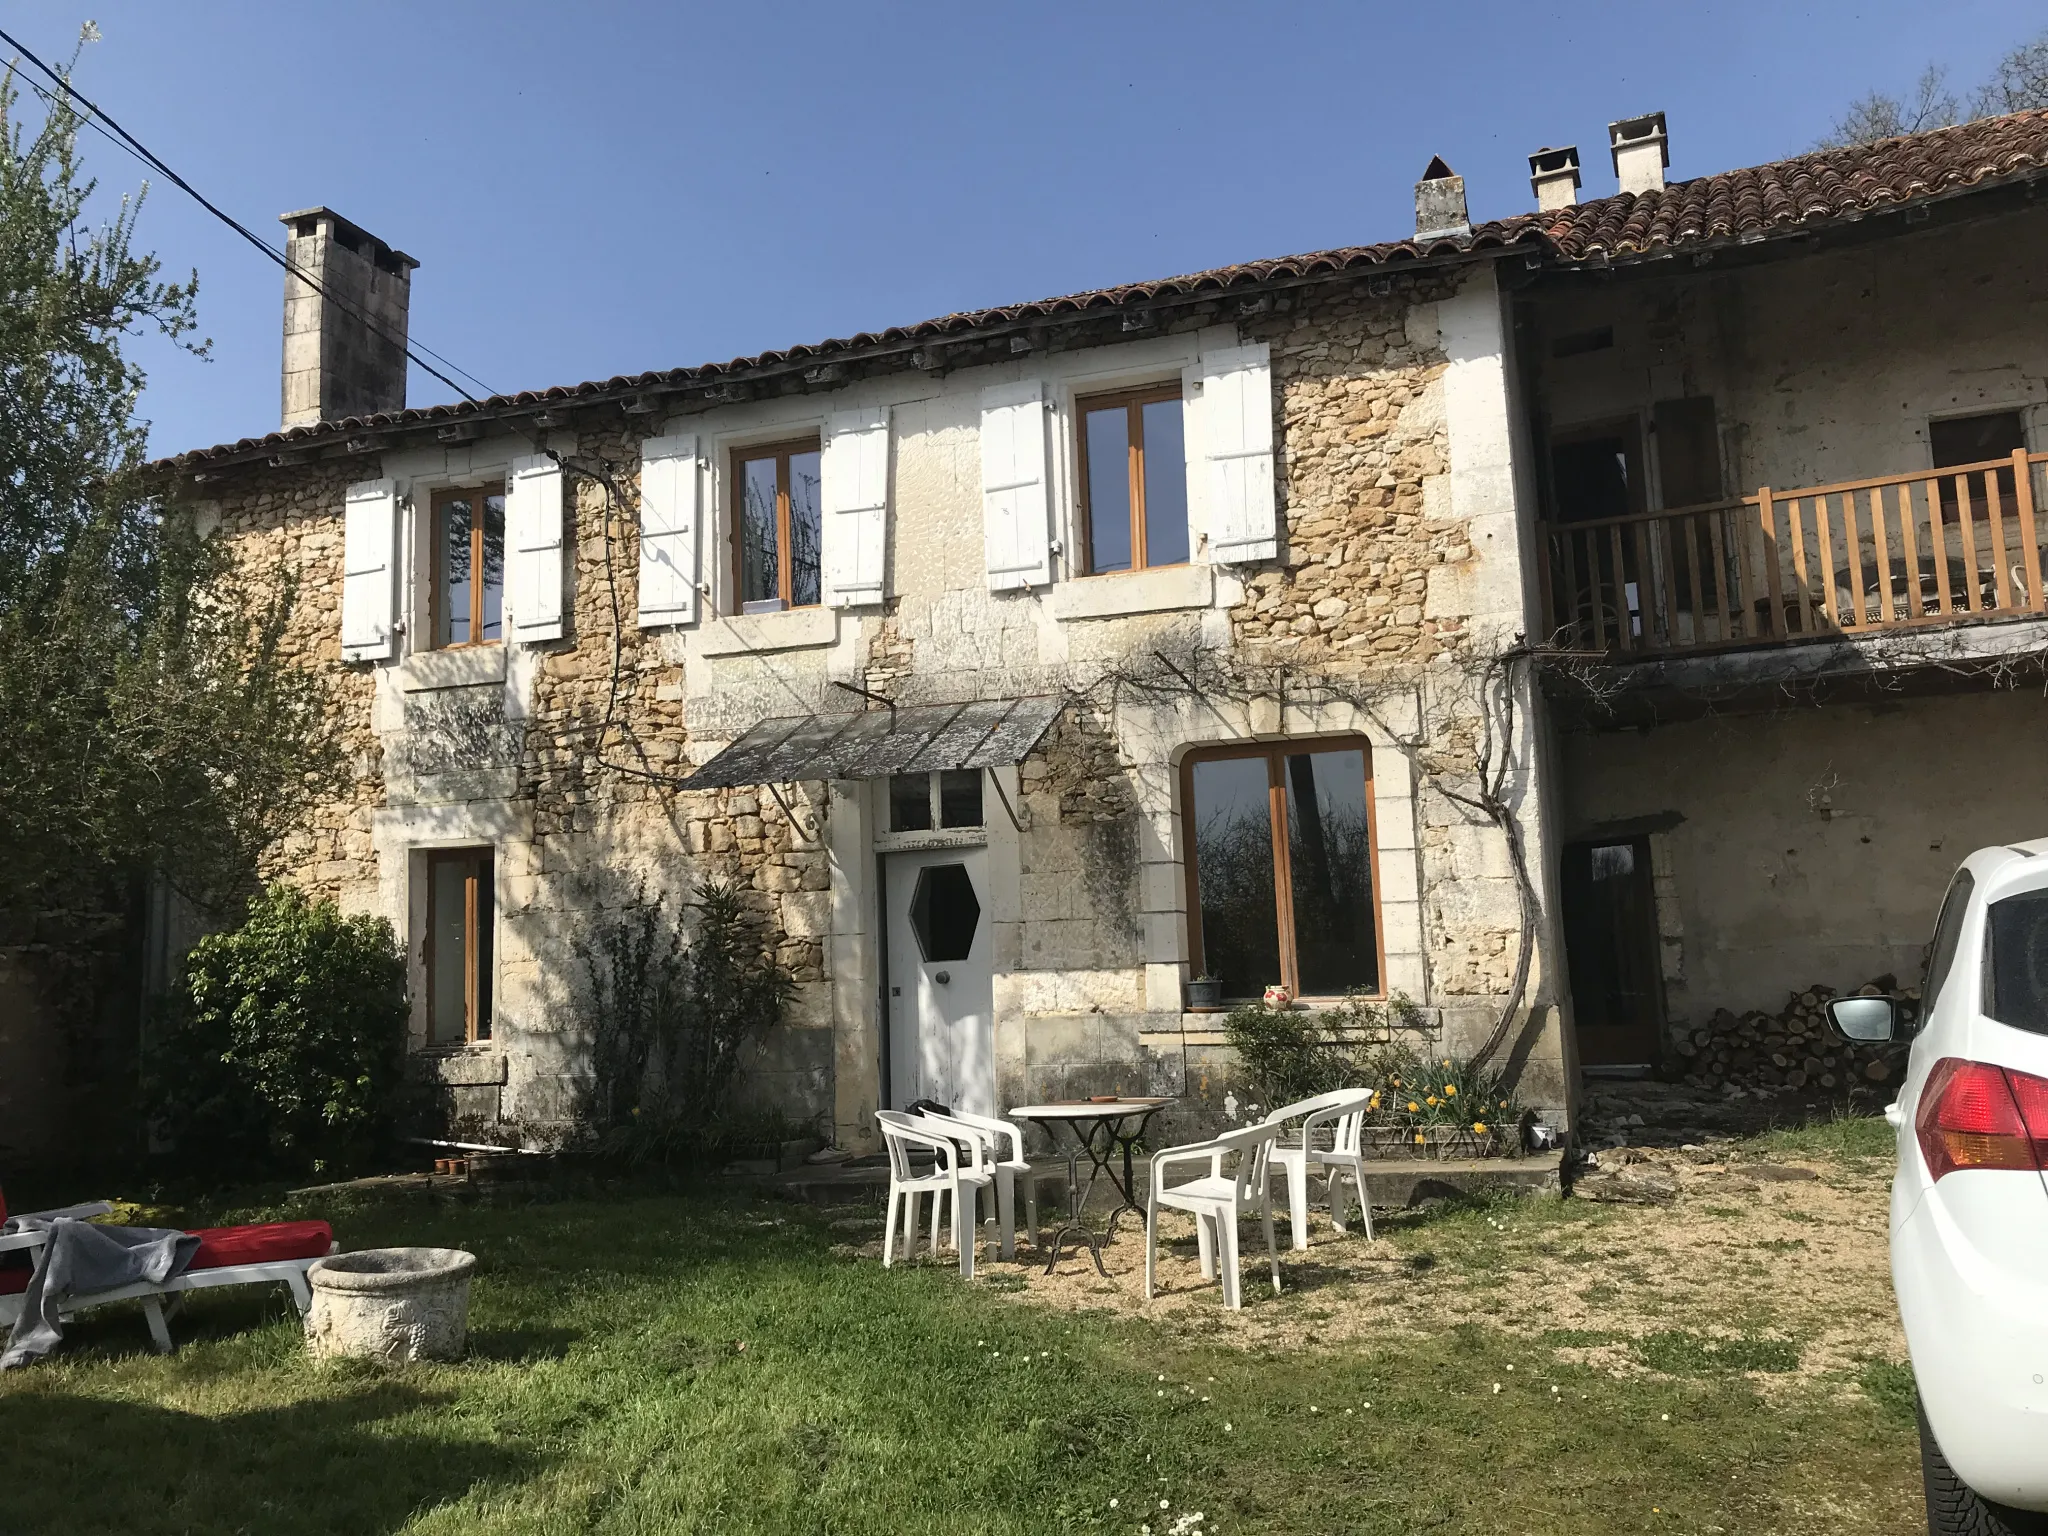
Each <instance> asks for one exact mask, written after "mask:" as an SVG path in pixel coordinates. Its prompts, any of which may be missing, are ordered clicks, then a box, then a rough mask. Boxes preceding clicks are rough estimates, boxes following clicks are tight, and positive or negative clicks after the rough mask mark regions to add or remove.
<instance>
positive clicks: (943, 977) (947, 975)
mask: <svg viewBox="0 0 2048 1536" xmlns="http://www.w3.org/2000/svg"><path fill="white" fill-rule="evenodd" d="M952 979H953V973H952V972H951V971H934V972H933V973H932V980H933V981H936V982H937V983H938V984H939V985H940V986H942V987H943V986H944V985H945V984H946V983H947V982H949V981H951V980H952Z"/></svg>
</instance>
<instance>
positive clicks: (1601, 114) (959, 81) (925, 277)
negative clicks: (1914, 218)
mask: <svg viewBox="0 0 2048 1536" xmlns="http://www.w3.org/2000/svg"><path fill="white" fill-rule="evenodd" d="M0 16H4V17H6V18H7V19H6V21H5V25H6V27H7V29H8V30H9V31H12V32H14V33H16V34H17V35H18V36H20V37H21V39H22V41H23V42H24V43H26V44H27V45H28V46H29V47H30V48H33V49H35V50H36V51H37V52H38V53H40V54H42V55H43V56H44V57H45V58H50V57H51V56H53V55H55V56H59V57H61V56H64V55H67V54H68V53H69V51H70V47H71V43H72V40H73V39H74V38H75V36H76V34H77V31H78V28H79V25H80V24H81V23H82V22H83V21H84V20H86V19H87V18H88V17H92V18H94V19H96V20H97V21H98V23H99V26H100V29H101V32H102V33H103V36H104V40H103V41H101V42H100V43H98V44H96V45H94V46H92V47H89V48H88V49H87V50H86V51H85V55H84V57H83V59H82V60H81V62H80V64H79V69H78V75H77V83H78V85H79V87H80V88H81V89H82V90H83V91H84V92H85V93H86V94H87V95H89V96H93V97H95V98H97V99H98V100H100V101H101V103H102V104H103V105H104V106H105V107H106V109H107V110H108V111H109V112H111V113H112V114H113V115H114V116H115V117H116V118H118V119H120V120H121V122H122V123H123V124H124V125H125V126H126V127H127V128H128V129H129V130H130V131H132V132H134V133H135V134H136V135H137V136H138V137H140V138H141V139H143V140H144V141H145V142H146V143H148V144H149V145H150V146H151V147H152V148H153V149H155V150H156V152H157V153H158V154H160V155H161V156H162V157H163V158H164V159H165V160H166V161H168V162H169V163H170V164H171V165H172V166H174V167H176V168H177V169H178V170H179V171H180V172H181V173H182V174H183V175H184V176H185V177H186V178H187V179H189V180H191V181H192V182H194V183H195V184H196V185H197V186H198V187H199V188H200V189H201V190H202V191H204V192H206V193H207V194H208V195H209V196H211V197H212V198H213V199H214V200H215V201H216V202H218V203H220V204H222V205H223V206H225V207H226V208H228V209H229V210H230V211H231V212H233V213H235V214H236V215H237V216H239V217H240V218H242V220H243V221H244V222H245V223H248V224H250V225H252V226H254V227H256V228H257V229H259V230H260V231H262V232H263V233H265V234H271V233H273V232H276V231H278V229H279V226H278V225H277V224H276V222H275V218H276V215H278V214H279V213H282V212H285V211H286V210H288V209H294V208H302V207H307V206H311V205H314V204H321V203H325V204H327V205H329V206H331V207H333V208H335V209H336V210H337V211H339V212H340V213H342V214H343V215H345V216H346V217H348V218H350V219H353V220H355V221H356V222H357V223H358V224H361V225H362V226H364V227H365V228H367V229H369V230H371V231H372V232H374V233H375V234H377V235H380V236H382V237H383V238H384V239H386V240H388V241H389V242H390V243H392V244H393V245H395V246H397V247H399V248H400V249H402V250H404V251H407V252H409V253H410V254H411V255H413V256H414V257H416V258H418V260H419V261H420V263H421V266H420V269H419V271H418V272H417V273H415V274H414V282H413V307H412V324H413V334H414V335H415V337H416V338H418V339H419V340H421V341H423V342H425V343H426V344H427V345H429V346H431V347H433V348H435V349H436V350H437V351H440V352H443V353H445V354H447V355H448V356H449V357H451V358H453V359H454V360H455V361H456V362H458V363H459V364H460V365H461V366H462V367H463V368H465V369H467V370H469V371H470V372H472V373H474V374H476V375H477V376H478V377H480V378H481V379H483V380H484V381H486V382H487V383H488V384H489V385H490V386H491V387H492V388H494V389H497V390H513V389H525V388H538V387H544V386H546V385H550V384H562V383H572V382H575V381H577V380H581V379H587V378H604V377H608V376H610V375H612V374H618V373H630V372H637V371H640V370H643V369H648V368H664V367H675V366H679V365H683V364H690V363H699V362H705V361H709V360H714V359H724V358H729V357H735V356H742V355H745V354H748V353H752V352H756V351H759V350H761V349H763V348H767V347H774V346H784V345H789V344H793V343H797V342H806V341H817V340H821V339H823V338H825V337H829V336H844V335H848V334H850V333H852V332H856V331H862V330H876V329H880V328H881V327H883V326H886V325H891V324H902V323H907V322H910V321H914V320H920V319H924V318H927V317H929V316H932V315H939V314H945V313H948V312H950V311H953V310H957V309H966V308H974V307H978V306H981V305H988V304H1001V303H1008V302H1015V301H1019V300H1023V299H1029V298H1039V297H1044V296H1046V295H1049V294H1056V293H1065V292H1071V291H1074V290H1077V289H1086V288H1094V287H1100V286H1104V285H1107V284H1111V283H1117V282H1126V281H1132V280H1136V279H1141V278H1149V277H1161V276H1166V275H1169V274H1172V273H1177V272H1186V271H1193V270H1198V269H1201V268H1204V267H1210V266H1216V265H1219V264H1222V263H1226V262H1231V261H1238V260H1244V259H1248V258H1252V257H1258V256H1272V255H1281V254H1285V253H1289V252H1294V251H1304V250H1313V249H1317V248H1320V247H1324V246H1332V245H1343V244H1348V243H1353V242H1358V241H1365V240H1375V239H1389V238H1397V237H1399V236H1401V235H1403V234H1405V233H1408V232H1410V231H1411V230H1412V228H1413V216H1414V215H1413V205H1412V196H1413V184H1414V181H1415V179H1416V177H1417V176H1418V175H1419V174H1420V173H1421V171H1422V168H1423V166H1424V165H1425V164H1426V163H1427V162H1428V160H1429V157H1430V156H1431V155H1432V154H1441V155H1443V156H1444V158H1445V159H1446V160H1448V161H1449V162H1450V164H1451V165H1452V167H1453V168H1454V169H1456V170H1457V171H1459V172H1460V173H1462V174H1463V175H1464V177H1465V178H1466V182H1467V186H1468V188H1469V192H1470V197H1471V202H1472V210H1473V215H1474V217H1475V218H1486V217H1493V216H1498V215H1501V214H1506V213H1512V212H1516V211H1519V210H1522V209H1525V208H1528V207H1530V206H1532V198H1531V196H1530V192H1529V185H1528V179H1527V178H1528V167H1527V164H1526V160H1525V157H1526V156H1527V155H1528V153H1529V152H1530V151H1531V150H1534V149H1537V148H1539V147H1541V146H1544V145H1549V144H1563V143H1576V144H1578V145H1579V146H1580V149H1581V153H1582V158H1583V161H1584V164H1585V166H1586V191H1585V195H1588V196H1597V195H1600V194H1603V193H1606V192H1609V191H1612V190H1613V186H1614V178H1613V173H1612V171H1611V169H1610V167H1609V165H1608V161H1607V155H1606V152H1605V145H1606V124H1607V123H1608V121H1609V120H1611V119H1613V118H1618V117H1623V116H1630V115H1633V114H1635V113H1639V112H1646V111H1653V110H1660V109H1661V110H1662V111H1664V112H1665V113H1667V114H1668V116H1669V120H1670V126H1671V137H1672V156H1671V158H1672V164H1671V174H1672V176H1674V177H1686V176H1696V175H1703V174H1707V173H1709V172H1713V171H1718V170H1723V169H1726V168H1728V167H1730V166H1736V165H1746V164H1753V163H1756V162H1758V161H1763V160H1769V159H1775V158H1779V157H1781V156H1784V155H1787V154H1794V153H1797V152H1799V151H1800V150H1802V149H1804V148H1806V147H1807V146H1808V145H1810V144H1811V142H1812V141H1813V139H1814V138H1815V137H1816V136H1817V135H1818V134H1819V133H1821V132H1822V131H1823V130H1824V129H1825V127H1826V125H1827V124H1828V123H1829V121H1831V120H1832V119H1833V117H1834V116H1836V115H1837V114H1838V113H1839V111H1840V109H1841V108H1842V107H1843V106H1844V105H1846V104H1847V103H1848V102H1849V101H1850V100H1851V99H1852V98H1854V97H1856V96H1858V95H1860V94H1862V93H1863V92H1864V91H1866V90H1869V89H1871V88H1872V87H1873V86H1876V87H1882V88H1885V89H1889V90H1894V91H1898V92H1904V91H1905V90H1906V89H1907V88H1908V87H1910V85H1911V83H1912V81H1913V79H1914V78H1915V77H1916V76H1917V75H1918V73H1919V72H1920V70H1921V69H1923V68H1924V67H1926V65H1927V64H1929V63H1930V62H1932V63H1939V64H1944V65H1946V66H1948V67H1949V69H1950V70H1951V72H1952V80H1953V83H1954V84H1956V85H1958V86H1960V87H1965V88H1967V87H1968V86H1971V85H1974V84H1975V83H1976V82H1977V81H1978V80H1979V79H1981V78H1982V76H1983V75H1984V74H1985V73H1986V72H1987V71H1988V69H1989V67H1990V65H1991V64H1992V62H1993V61H1994V60H1995V59H1996V58H1997V57H1998V55H1999V54H2001V53H2002V52H2004V51H2005V50H2006V49H2007V48H2009V47H2010V46H2012V44H2014V43H2015V42H2018V41H2020V40H2021V39H2023V38H2025V37H2027V36H2030V35H2032V34H2033V33H2035V32H2036V31H2038V30H2039V29H2040V28H2042V27H2043V26H2044V25H2048V9H2044V7H2043V6H2042V5H2041V4H2040V3H2039V0H2031V3H2027V0H1950V3H1948V4H1945V5H1942V6H1939V7H1937V6H1930V5H1927V4H1925V3H1924V0H1917V3H1908V0H1897V3H1894V0H1879V3H1870V4H1862V5H1841V6H1832V7H1798V6H1790V5H1786V4H1782V3H1780V4H1771V3H1748V4H1735V5H1697V4H1686V5H1674V4H1663V3H1658V0H1632V3H1618V4H1615V3H1605V0H1600V3H1585V4H1578V5H1573V6H1571V7H1569V8H1544V7H1537V6H1530V5H1527V4H1495V3H1491V0H1466V3H1463V4H1443V3H1439V4H1433V5H1421V6H1418V5H1413V4H1400V5H1392V4H1381V3H1373V4H1363V3H1353V4H1322V3H1291V4H1287V5H1285V6H1269V7H1265V8H1260V7H1256V6H1252V5H1247V4H1243V3H1238V4H1234V5H1220V4H1208V3H1182V4H1175V5H1166V4H1096V5H1089V6H1082V5H1059V4H1050V3H1036V4H1021V3H1019V4H1001V5H998V4H973V3H961V0H953V3H951V4H928V5H911V4H890V3H886V0H871V3H869V4H866V5H860V6H853V5H846V4H833V5H826V4H767V3H760V0H756V3H753V4H744V5H737V4H726V5H719V6H686V5H650V4H624V3H618V4H582V5H576V6H566V5H560V4H555V5H541V4H537V3H529V0H500V3H495V4H484V3H473V0H433V3H421V0H412V3H410V4H395V3H393V4H384V3H365V0H357V3H353V4H350V5H346V6H331V5H330V6H319V7H314V6H297V5H280V4H277V3H276V0H271V3H269V4H253V3H252V4H229V3H211V4H184V5H176V6H168V5H164V4H162V3H160V0H159V3H155V4H140V3H134V4H131V3H99V0H95V3H91V4H84V5H74V4H71V3H51V0H36V3H33V4H24V3H13V4H0ZM87 153H88V163H89V165H90V166H91V168H92V169H93V170H94V171H96V172H97V173H98V174H99V175H100V177H101V179H102V182H103V184H104V185H105V186H106V187H107V188H108V189H109V191H125V190H129V189H132V188H133V186H134V185H135V184H136V183H137V182H138V181H139V180H140V179H141V177H142V172H141V169H140V167H138V166H137V165H135V164H134V163H133V162H132V161H129V160H127V159H126V158H125V157H124V156H122V155H120V154H118V153H117V152H116V151H114V150H113V149H112V148H110V147H109V146H107V145H106V144H105V142H104V141H101V140H97V139H93V138H91V136H88V144H87ZM142 238H143V240H144V241H145V242H146V243H147V244H149V245H150V246H152V247H154V248H155V249H156V250H157V251H158V252H159V253H160V255H161V256H162V258H163V260H164V264H165V267H166V268H167V270H169V271H171V272H179V273H181V272H183V271H185V270H187V269H190V268H193V267H196V268H198V270H199V274H200V311H201V313H200V318H201V328H202V332H203V334H205V335H207V336H210V337H211V338H212V340H213V346H214V351H213V358H212V360H211V361H204V362H202V361H198V360H194V359H191V358H188V357H183V356H181V355H179V354H176V353H174V352H172V351H170V350H169V349H168V348H166V347H164V346H162V345H160V344H154V345H150V344H145V345H143V346H142V347H141V349H140V351H139V353H138V355H139V356H140V357H141V358H142V359H143V360H144V361H145V363H146V364H147V366H148V367H149V368H150V370H151V381H150V387H149V390H148V393H147V395H146V397H145V399H144V402H143V411H144V414H145V415H146V416H147V417H149V418H150V420H151V421H152V423H153V428H152V437H151V443H152V447H153V448H154V449H155V450H156V451H158V452H161V453H171V452H177V451H180V450H182V449H186V448H191V447H198V446H203V445H206V444H210V443H215V442H221V441H229V440H232V439H234V438H238V437H242V436H248V435H255V434H260V433H262V432H266V431H269V430H271V429H273V428H274V427H275V426H276V425H277V416H278V384H277V371H278V355H279V346H280V343H279V334H278V333H279V324H280V307H281V292H282V277H281V275H280V273H279V272H278V270H277V269H276V268H275V267H274V266H271V265H269V264H268V263H266V262H265V261H264V260H263V259H262V258H261V257H260V256H258V255H257V253H256V252H254V251H252V250H250V249H249V248H248V247H247V246H245V245H243V244H241V243H240V242H239V241H238V240H237V239H236V238H235V237H234V236H232V235H231V234H230V233H229V232H228V231H226V230H225V229H224V228H222V227H221V226H220V225H218V224H216V223H214V222H213V221H212V220H211V219H210V218H209V217H208V216H207V215H205V214H204V213H202V212H201V211H200V210H198V209H197V208H196V207H195V206H193V205H192V204H191V203H190V202H188V201H187V200H186V199H185V198H184V197H183V195H182V194H181V193H179V192H178V191H177V190H176V189H175V188H173V187H170V186H168V185H164V186H159V187H156V188H154V189H153V190H152V192H151V194H150V198H149V201H148V204H147V208H146V211H145V214H144V218H143V224H142ZM447 398H450V395H449V392H448V391H447V389H446V387H445V386H443V385H441V384H438V383H436V382H435V381H434V380H433V379H431V378H428V377H426V376H424V375H422V374H420V373H419V372H418V371H417V370H415V372H414V375H413V379H412V385H411V392H410V394H409V396H408V403H410V404H413V405H425V404H431V403H434V402H436V401H439V400H443V399H447Z"/></svg>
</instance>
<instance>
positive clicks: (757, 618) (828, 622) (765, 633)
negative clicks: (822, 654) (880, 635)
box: [691, 608, 839, 656]
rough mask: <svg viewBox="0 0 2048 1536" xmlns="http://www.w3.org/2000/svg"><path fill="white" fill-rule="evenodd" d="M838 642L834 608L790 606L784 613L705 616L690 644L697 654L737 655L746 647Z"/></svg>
mask: <svg viewBox="0 0 2048 1536" xmlns="http://www.w3.org/2000/svg"><path fill="white" fill-rule="evenodd" d="M838 643H839V610H838V609H836V608H792V609H790V610H789V611H788V612H786V613H751V614H740V615H737V616H735V617H732V618H711V619H706V620H705V621H704V623H703V625H702V626H701V627H700V628H699V629H698V631H697V635H696V639H695V642H694V644H693V645H692V647H691V648H692V649H693V650H695V651H696V652H697V654H698V655H700V656H738V655H743V654H745V653H746V652H749V651H801V650H813V649H816V648H818V647H821V646H827V645H837V644H838Z"/></svg>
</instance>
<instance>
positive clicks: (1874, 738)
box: [1563, 689, 2048, 1032]
mask: <svg viewBox="0 0 2048 1536" xmlns="http://www.w3.org/2000/svg"><path fill="white" fill-rule="evenodd" d="M1564 745H1565V762H1564V765H1563V767H1564V773H1565V780H1566V790H1567V793H1568V796H1569V801H1568V803H1569V810H1570V830H1571V834H1572V835H1573V836H1575V837H1578V836H1598V835H1600V833H1601V832H1602V831H1603V830H1604V829H1608V828H1615V827H1622V828H1632V829H1636V830H1640V829H1642V828H1644V827H1646V826H1647V827H1652V828H1655V829H1657V830H1653V831H1652V832H1651V834H1650V841H1651V851H1652V854H1653V858H1654V861H1655V866H1656V874H1657V877H1658V879H1657V886H1656V890H1657V903H1658V918H1659V926H1660V929H1661V932H1662V943H1663V949H1664V978H1665V997H1666V1011H1667V1014H1668V1016H1669V1019H1670V1023H1671V1027H1672V1029H1673V1030H1674V1032H1684V1031H1687V1030H1690V1029H1694V1028H1700V1027H1704V1026H1705V1025H1706V1024H1707V1022H1708V1021H1709V1020H1710V1019H1711V1018H1712V1016H1713V1015H1714V1013H1715V1012H1716V1010H1718V1009H1728V1010H1730V1011H1732V1012H1734V1013H1738V1014H1740V1013H1746V1012H1748V1011H1750V1010H1753V1009H1761V1010H1764V1011H1766V1012H1774V1011H1776V1010H1778V1009H1780V1008H1782V1007H1783V1006H1784V1002H1785V998H1786V996H1787V994H1788V993H1795V992H1801V991H1804V990H1806V989H1808V988H1810V987H1812V986H1813V985H1814V983H1816V982H1822V983H1826V984H1827V985H1829V986H1833V987H1835V988H1837V989H1839V990H1842V991H1853V990H1854V989H1855V988H1857V987H1860V986H1861V985H1862V984H1863V983H1865V982H1866V981H1868V980H1869V979H1870V978H1871V977H1873V976H1877V975H1881V974H1885V973H1890V974H1893V975H1895V976H1897V977H1898V978H1899V980H1900V982H1901V983H1902V984H1911V983H1913V982H1915V981H1917V979H1918V977H1919V974H1920V969H1921V961H1922V956H1923V954H1924V951H1925V948H1926V945H1927V941H1928V938H1929V936H1930V935H1931V934H1932V933H1933V931H1934V916H1935V912H1936V911H1937V910H1938V909H1939V907H1940V905H1941V897H1942V892H1943V891H1944V890H1946V889H1947V886H1948V882H1949V880H1950V878H1951V877H1952V876H1953V875H1954V873H1955V869H1956V866H1957V865H1958V864H1960V863H1961V862H1962V860H1963V859H1964V858H1965V857H1967V856H1968V855H1969V854H1970V853H1972V852H1974V851H1975V850H1976V849H1978V848H1982V847H1988V846H1991V845H1993V844H1997V843H2010V842H2017V841H2021V840H2024V839H2028V838H2035V837H2039V836H2041V835H2042V833H2043V830H2044V827H2043V817H2042V815H2041V810H2040V796H2039V793H2038V790H2037V788H2036V785H2037V782H2038V771H2037V768H2036V765H2037V764H2038V763H2039V762H2040V761H2041V759H2042V754H2043V753H2044V751H2048V716H2044V713H2043V711H2042V708H2041V700H2040V698H2039V697H2038V695H2037V694H2036V693H2035V692H2033V691H2032V690H2029V689H2021V690H2016V691H2009V692H1997V693H1979V694H1969V695H1961V696H1949V697H1934V698H1901V699H1898V700H1895V701H1891V702H1888V703H1884V704H1879V705H1874V706H1873V705H1862V704H1854V705H1852V704H1837V705H1829V706H1827V707H1824V708H1814V707H1810V706H1809V707H1787V708H1785V709H1784V710H1782V711H1780V712H1778V713H1776V714H1769V715H1740V716H1724V717H1720V718H1710V719H1704V720H1695V721H1691V722H1688V723H1683V724H1673V725H1665V726H1659V727H1657V728H1655V729H1651V730H1645V731H1618V732H1601V733H1597V734H1583V735H1573V736H1570V737H1567V738H1566V739H1565V743H1564Z"/></svg>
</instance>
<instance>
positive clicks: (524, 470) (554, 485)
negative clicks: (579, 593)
mask: <svg viewBox="0 0 2048 1536" xmlns="http://www.w3.org/2000/svg"><path fill="white" fill-rule="evenodd" d="M505 636H506V638H507V639H510V640H525V641H539V640H559V639H561V638H562V467H561V466H560V465H559V464H557V463H556V462H555V461H554V460H553V459H551V458H549V457H548V456H547V455H546V454H534V455H531V456H530V457H527V458H519V459H514V460H513V461H512V467H511V470H510V472H509V473H508V474H507V475H506V479H505Z"/></svg>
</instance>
